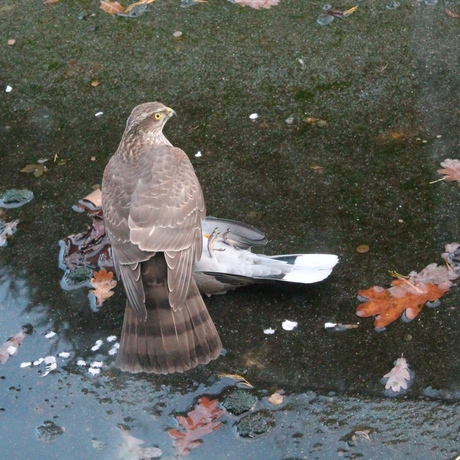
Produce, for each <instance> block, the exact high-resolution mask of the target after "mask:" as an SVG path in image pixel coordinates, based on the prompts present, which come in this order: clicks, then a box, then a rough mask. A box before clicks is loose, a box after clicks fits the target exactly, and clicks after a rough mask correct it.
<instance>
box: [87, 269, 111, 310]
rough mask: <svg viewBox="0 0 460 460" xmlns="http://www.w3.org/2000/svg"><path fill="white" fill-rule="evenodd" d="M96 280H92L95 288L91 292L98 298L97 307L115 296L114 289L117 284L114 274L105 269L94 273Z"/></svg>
mask: <svg viewBox="0 0 460 460" xmlns="http://www.w3.org/2000/svg"><path fill="white" fill-rule="evenodd" d="M93 275H94V278H91V285H92V286H93V287H94V288H95V289H92V290H91V291H90V292H91V293H93V294H94V295H95V296H96V302H97V305H101V304H102V302H104V300H106V299H108V298H109V297H111V296H113V291H111V289H113V288H114V287H115V286H116V285H117V282H116V281H115V280H114V279H113V273H112V272H108V271H107V270H105V269H102V270H99V271H98V272H94V274H93Z"/></svg>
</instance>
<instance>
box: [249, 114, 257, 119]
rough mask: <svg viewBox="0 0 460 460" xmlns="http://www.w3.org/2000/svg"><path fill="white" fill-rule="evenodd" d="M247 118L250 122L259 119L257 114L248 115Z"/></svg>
mask: <svg viewBox="0 0 460 460" xmlns="http://www.w3.org/2000/svg"><path fill="white" fill-rule="evenodd" d="M249 118H250V119H251V120H257V119H258V118H259V114H257V113H251V115H249Z"/></svg>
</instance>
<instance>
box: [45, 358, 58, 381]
mask: <svg viewBox="0 0 460 460" xmlns="http://www.w3.org/2000/svg"><path fill="white" fill-rule="evenodd" d="M44 361H45V373H44V374H43V376H42V377H46V376H47V375H48V374H49V373H50V372H52V371H55V370H56V369H57V362H56V358H55V357H54V356H46V357H45V359H44Z"/></svg>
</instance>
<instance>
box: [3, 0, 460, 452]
mask: <svg viewBox="0 0 460 460" xmlns="http://www.w3.org/2000/svg"><path fill="white" fill-rule="evenodd" d="M384 3H385V2H380V3H379V2H360V4H359V8H358V11H357V12H356V13H353V14H352V15H351V16H350V17H348V18H345V19H342V20H340V19H336V20H335V21H334V22H333V23H332V24H331V25H329V26H324V27H321V26H319V25H318V24H317V23H316V17H317V16H318V15H319V14H321V13H322V12H323V10H322V7H323V4H322V3H321V2H308V3H307V2H295V1H282V2H281V4H280V5H279V6H277V7H274V8H272V9H271V10H267V11H256V10H253V9H250V8H241V7H240V6H238V5H234V4H231V3H229V2H225V1H214V0H213V1H209V2H208V3H206V4H201V5H195V6H192V7H190V8H181V7H180V3H179V1H170V0H168V1H163V0H157V2H155V3H153V4H152V5H150V6H149V10H148V11H147V12H146V13H145V14H143V15H142V16H140V17H138V18H136V19H127V18H114V17H111V16H109V15H108V14H106V13H104V12H102V11H101V10H100V9H99V8H98V2H96V1H93V2H82V1H68V2H64V1H61V2H60V3H58V4H56V5H48V6H46V5H42V3H41V2H34V3H30V2H28V1H25V0H24V1H12V0H11V1H10V0H6V1H4V2H3V3H2V5H1V6H0V18H1V21H0V30H1V32H2V34H1V36H2V37H3V41H2V45H1V49H2V51H1V52H0V84H1V89H2V92H1V98H0V113H1V115H0V120H1V123H0V133H1V139H2V142H1V146H0V149H1V150H0V151H1V158H2V165H1V168H0V185H1V189H2V191H3V190H7V189H10V188H28V189H30V190H32V191H33V192H34V194H35V199H34V200H33V201H32V202H31V203H29V204H27V205H25V206H24V207H22V208H18V209H16V210H10V211H8V218H9V219H10V218H11V219H20V224H19V227H18V232H17V233H16V234H15V235H14V236H13V237H12V238H11V239H10V240H9V244H8V246H7V247H6V248H0V263H1V267H0V269H1V273H0V282H1V287H0V293H1V294H0V312H1V316H2V320H1V323H0V334H1V336H2V337H4V338H5V339H6V338H7V337H8V336H10V335H13V334H15V333H16V332H18V331H19V329H20V326H21V325H22V324H24V323H31V324H33V325H34V327H35V330H36V332H35V334H33V335H32V336H30V337H27V338H26V339H25V341H24V343H23V345H22V346H21V348H20V350H19V354H18V356H16V357H12V358H10V359H9V361H8V362H7V363H6V364H4V365H3V366H2V367H1V368H0V389H1V395H2V396H1V399H0V409H1V412H0V417H1V420H2V435H3V436H2V437H3V439H4V440H6V441H3V442H2V453H4V454H5V456H6V455H7V456H8V457H9V458H21V459H22V458H44V457H45V456H46V457H47V458H62V455H63V452H65V455H66V458H107V459H109V458H116V457H117V456H118V455H119V453H120V451H122V452H124V454H123V455H124V456H125V457H129V456H130V455H131V458H133V457H132V455H133V453H132V452H131V453H126V452H125V451H123V447H120V446H122V445H123V436H122V432H121V430H120V429H119V428H118V424H120V423H121V424H124V425H126V426H128V427H129V428H130V429H131V434H132V435H133V436H135V437H137V438H141V439H143V440H144V441H146V444H145V445H146V446H154V445H156V446H159V447H160V448H161V449H162V450H163V458H169V457H171V456H173V455H174V451H173V450H172V447H171V446H172V440H171V438H170V436H169V434H168V433H167V432H166V429H167V428H169V427H174V426H176V425H177V423H176V421H175V417H174V414H177V413H186V412H187V411H189V410H190V409H191V408H193V406H194V404H195V403H196V398H197V397H199V396H200V395H210V396H212V397H216V398H218V399H223V398H224V396H223V395H224V393H225V391H226V389H227V387H230V386H232V385H233V383H232V382H231V381H229V380H227V379H224V380H221V379H218V378H217V375H218V373H220V372H225V373H231V374H241V375H243V376H244V377H245V378H246V379H247V380H249V381H250V382H251V383H252V384H253V385H254V386H255V390H251V391H254V394H255V395H256V396H257V398H258V402H257V403H256V406H255V407H254V408H253V409H252V410H251V413H254V412H257V411H259V410H268V411H270V412H271V414H272V420H271V422H270V424H268V427H269V428H268V432H267V433H266V434H263V435H259V436H256V437H254V438H251V439H243V438H242V437H241V436H240V435H239V434H238V432H237V429H236V428H235V426H234V425H235V424H236V423H237V421H238V417H236V416H232V415H231V414H228V413H227V414H226V415H225V416H224V417H223V419H222V420H223V421H224V426H223V427H222V428H221V429H220V430H217V431H215V432H214V433H212V434H211V435H208V436H206V437H205V438H204V443H203V445H202V446H200V447H199V448H196V449H194V450H192V453H191V454H190V458H236V457H240V458H274V459H278V458H279V459H281V458H283V459H288V458H320V459H322V458H337V457H344V458H358V457H361V458H395V459H398V458H424V459H425V458H433V459H437V458H447V459H449V458H456V456H458V455H459V450H460V447H459V446H460V443H459V436H458V430H459V424H460V417H459V406H458V402H457V401H458V400H459V395H460V393H459V392H460V372H459V369H460V365H459V357H458V350H459V349H460V347H459V342H460V339H459V325H458V324H459V322H458V317H459V310H458V301H459V300H460V295H459V293H458V290H457V288H455V287H454V288H453V289H451V291H450V292H449V293H448V294H446V295H445V296H444V298H443V299H442V303H441V306H440V307H438V308H437V309H429V308H425V309H424V310H423V311H422V313H421V314H420V315H419V317H417V318H416V320H414V321H413V322H411V323H402V322H400V321H398V322H396V323H394V324H392V325H390V326H389V327H388V328H387V330H386V331H384V332H382V333H377V332H375V331H374V329H373V326H372V319H358V318H357V317H356V316H355V309H356V306H357V305H358V304H359V302H358V301H357V300H356V297H355V296H356V292H357V291H358V290H360V289H363V288H367V287H370V286H372V285H374V284H380V285H384V286H388V285H389V283H390V281H391V278H390V276H389V274H388V270H396V271H397V272H399V273H402V274H407V273H408V272H410V271H411V270H416V271H419V270H421V269H422V268H424V267H425V266H426V265H427V264H429V263H432V262H437V263H442V259H441V257H440V254H441V253H442V252H443V250H444V245H445V244H447V243H450V242H452V241H455V240H458V238H459V237H458V218H459V206H460V205H459V200H458V197H459V189H458V187H457V185H456V184H455V183H446V182H441V183H437V184H431V185H430V184H429V182H430V181H433V180H436V179H437V178H438V177H439V176H438V175H437V173H436V170H437V169H438V168H439V163H440V162H441V161H442V160H444V159H446V158H458V146H459V140H458V132H459V117H458V114H459V107H460V104H459V102H460V101H459V98H460V92H459V90H458V89H459V81H460V80H459V77H458V75H459V72H458V67H459V66H458V65H459V55H458V46H457V38H458V27H459V23H458V19H455V18H451V17H449V16H447V15H446V14H445V12H444V9H445V8H446V7H447V8H450V9H451V10H455V8H456V4H455V3H452V4H450V3H449V2H439V3H438V4H437V5H432V6H429V5H426V4H425V3H424V2H417V1H413V2H401V6H400V7H399V8H398V9H396V10H389V9H387V8H385V4H384ZM333 6H334V7H340V8H343V9H346V8H349V7H351V6H353V3H351V2H344V3H343V4H340V5H333ZM458 12H460V11H458ZM178 30H180V31H182V32H183V35H182V36H181V37H180V38H175V37H174V36H173V33H174V32H175V31H178ZM8 39H15V40H16V42H15V44H14V45H7V40H8ZM299 60H301V61H299ZM93 81H98V82H99V85H98V86H97V87H93V86H92V85H91V83H92V82H93ZM7 85H11V86H12V88H13V90H12V91H11V92H8V93H7V92H5V91H4V89H5V88H6V86H7ZM150 100H159V101H161V102H164V103H165V104H167V105H169V106H171V107H173V108H174V110H175V111H176V112H177V113H178V117H176V118H175V119H174V120H172V121H171V122H169V124H168V126H167V127H166V129H165V133H166V135H167V136H168V138H169V139H170V140H171V141H172V142H173V143H174V144H175V145H177V146H180V147H181V148H183V149H184V150H185V151H186V152H187V153H189V155H190V158H191V160H192V162H193V165H194V167H195V169H196V172H197V175H198V177H199V179H200V181H201V183H202V185H203V188H204V193H205V197H206V201H207V207H208V213H209V214H210V215H215V216H220V217H227V218H232V219H239V220H243V221H245V222H248V223H252V224H253V225H255V226H257V227H259V228H261V229H263V230H264V231H265V232H266V234H267V236H268V238H269V239H270V243H269V245H268V246H267V248H266V252H267V253H272V254H274V253H308V252H328V253H335V254H338V255H339V257H340V263H339V265H338V266H337V267H336V269H335V270H334V272H333V274H332V275H331V277H330V278H329V279H327V280H326V281H325V282H322V283H319V284H317V285H311V286H285V285H283V286H278V285H277V286H258V287H252V288H247V289H241V290H239V291H236V292H233V293H229V294H227V295H225V296H218V297H212V298H210V299H207V300H206V303H207V305H208V307H209V310H210V312H211V315H212V316H213V318H214V319H215V323H216V326H217V328H218V330H219V332H220V334H221V338H222V341H223V343H224V346H225V348H226V354H225V356H223V357H221V358H220V359H219V360H217V361H216V362H213V363H211V364H209V365H208V366H206V367H203V368H199V369H197V370H194V371H192V372H190V373H188V374H186V375H183V376H182V375H176V376H170V377H158V376H145V375H140V376H131V375H125V374H123V373H121V372H119V371H117V370H116V369H115V368H114V367H113V365H112V364H113V357H111V356H110V355H108V350H109V344H108V343H107V342H106V338H107V337H108V336H110V335H117V334H118V335H119V331H120V329H121V323H122V312H123V305H124V295H123V292H121V289H119V290H118V291H117V292H116V294H115V295H114V296H113V297H112V298H111V299H110V301H109V302H107V305H106V306H105V307H104V308H103V309H102V310H101V311H99V312H97V313H95V312H93V311H91V309H90V308H89V304H88V299H87V293H86V292H85V290H82V291H74V292H70V293H69V292H64V291H62V290H61V289H60V288H59V279H60V277H61V276H62V272H61V271H60V270H59V268H58V266H57V254H58V250H59V248H58V245H57V242H58V241H59V239H61V238H63V237H65V236H66V235H69V234H71V233H76V232H79V231H81V230H83V229H84V228H85V225H86V224H87V223H88V221H87V218H86V217H85V216H84V215H80V214H76V213H75V212H74V211H72V210H71V206H72V205H73V204H75V203H76V201H78V200H79V199H80V198H82V197H83V196H85V195H86V194H87V193H88V192H89V191H90V189H91V187H92V186H93V185H94V184H97V183H100V181H101V174H102V171H103V168H104V166H105V164H106V163H107V161H108V158H109V157H110V155H111V154H112V153H113V152H114V150H115V149H116V147H117V144H118V142H119V139H120V137H121V134H122V132H123V129H124V123H125V120H126V118H127V116H128V115H129V112H130V110H131V109H132V108H133V107H134V106H135V105H136V104H138V103H141V102H146V101H150ZM97 112H103V115H102V116H101V117H96V116H95V114H96V113H97ZM251 113H258V114H259V118H258V119H257V120H255V121H251V120H250V119H249V115H250V114H251ZM289 117H293V119H294V120H293V123H292V124H287V123H286V121H285V120H286V119H288V118H289ZM306 117H316V118H320V119H322V120H326V121H327V126H313V125H311V124H310V123H307V122H305V121H304V119H305V118H306ZM197 151H201V152H202V154H203V156H202V157H201V158H196V157H195V156H194V154H195V153H196V152H197ZM55 155H57V156H58V161H56V162H53V160H52V159H53V158H54V156H55ZM93 157H94V158H93ZM40 158H50V159H51V160H50V161H49V162H48V163H46V165H47V167H48V171H47V172H46V173H45V174H44V175H43V176H41V177H38V178H36V177H33V176H32V175H31V174H25V173H21V172H19V170H20V169H21V168H23V167H24V166H25V165H27V164H33V163H36V162H37V160H39V159H40ZM360 244H368V245H369V246H370V248H371V249H370V251H369V252H368V253H366V254H358V253H357V252H356V247H357V246H358V245H360ZM284 319H290V320H294V321H297V322H298V323H299V326H298V328H297V329H296V330H295V331H293V332H287V331H283V330H282V329H281V322H282V321H283V320H284ZM358 320H359V324H360V326H359V328H357V329H354V330H350V331H344V332H340V333H326V332H325V331H324V328H323V325H324V323H325V322H327V321H338V322H342V323H352V322H357V321H358ZM267 327H273V328H276V333H275V334H274V335H273V336H266V335H264V334H263V332H262V331H263V329H265V328H267ZM50 330H53V331H55V332H56V333H57V335H56V336H55V337H54V338H52V339H46V338H45V334H46V333H47V332H48V331H50ZM99 339H103V340H104V345H103V347H102V348H101V349H100V350H98V351H96V352H93V351H91V347H92V346H93V345H94V344H95V342H96V340H99ZM2 340H3V339H2ZM62 351H69V352H70V353H71V355H70V357H69V358H67V359H64V358H59V357H58V358H57V360H58V369H57V371H54V372H52V373H50V374H49V375H47V376H46V377H42V375H43V373H44V365H43V364H42V365H40V366H37V367H31V368H20V367H19V366H20V364H21V362H27V361H33V360H36V359H38V358H39V357H44V356H47V355H55V356H57V355H58V353H59V352H62ZM401 353H404V356H405V357H406V358H407V359H408V361H409V363H410V365H411V368H412V369H413V370H414V371H415V380H414V383H413V386H412V387H411V388H410V390H409V391H408V393H407V394H406V395H405V397H404V398H402V399H391V400H390V399H385V398H384V397H383V385H382V383H381V382H380V379H381V377H382V376H383V375H384V374H385V373H386V372H388V371H389V370H390V368H391V367H392V365H393V361H394V360H395V359H396V358H398V357H399V356H400V355H401ZM80 358H81V359H85V360H86V361H88V362H91V361H92V360H102V361H104V366H103V368H102V372H101V374H99V375H97V376H93V375H91V374H90V373H89V372H88V366H86V367H82V366H77V360H78V359H80ZM276 390H283V391H284V392H286V395H287V397H286V399H285V401H284V402H283V404H282V405H281V406H276V407H275V406H273V405H270V403H268V402H267V396H268V395H270V394H271V393H272V392H274V391H276ZM331 392H333V393H331ZM160 403H161V404H160ZM158 404H160V406H158ZM152 408H153V409H152ZM47 422H53V424H55V425H56V426H57V427H63V430H61V431H59V429H56V428H55V426H54V425H52V424H51V423H47ZM40 427H45V428H42V429H40ZM46 428H50V430H48V431H47V430H46ZM53 429H54V431H53ZM367 431H369V437H370V441H369V440H367V439H365V437H363V435H362V434H358V435H355V434H354V433H355V432H367ZM50 432H51V434H50ZM56 433H57V434H56ZM99 441H100V442H99ZM134 458H136V457H134ZM137 458H138V457H137Z"/></svg>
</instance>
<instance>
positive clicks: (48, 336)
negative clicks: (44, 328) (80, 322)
mask: <svg viewBox="0 0 460 460" xmlns="http://www.w3.org/2000/svg"><path fill="white" fill-rule="evenodd" d="M55 335H56V332H54V331H49V332H48V333H47V334H45V337H46V338H47V339H52V338H53V337H54V336H55Z"/></svg>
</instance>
